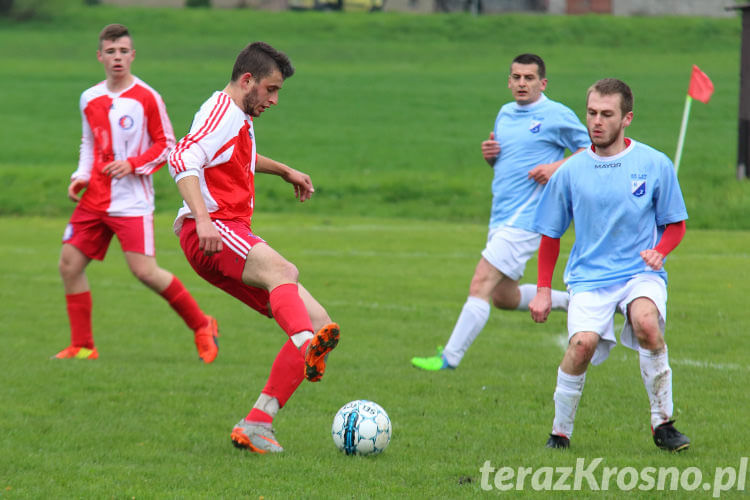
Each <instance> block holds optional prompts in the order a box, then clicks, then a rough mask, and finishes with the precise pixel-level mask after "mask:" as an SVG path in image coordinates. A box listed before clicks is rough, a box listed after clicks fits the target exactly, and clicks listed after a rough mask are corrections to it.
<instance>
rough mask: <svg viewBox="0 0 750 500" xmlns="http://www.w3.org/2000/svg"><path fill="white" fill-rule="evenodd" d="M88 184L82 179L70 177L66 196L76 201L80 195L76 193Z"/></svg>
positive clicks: (79, 198) (79, 199)
mask: <svg viewBox="0 0 750 500" xmlns="http://www.w3.org/2000/svg"><path fill="white" fill-rule="evenodd" d="M88 185H89V181H85V180H83V179H72V180H71V181H70V184H68V198H70V200H71V201H74V202H76V203H78V202H79V201H81V195H80V194H78V193H80V192H81V190H82V189H84V188H86V187H87V186H88Z"/></svg>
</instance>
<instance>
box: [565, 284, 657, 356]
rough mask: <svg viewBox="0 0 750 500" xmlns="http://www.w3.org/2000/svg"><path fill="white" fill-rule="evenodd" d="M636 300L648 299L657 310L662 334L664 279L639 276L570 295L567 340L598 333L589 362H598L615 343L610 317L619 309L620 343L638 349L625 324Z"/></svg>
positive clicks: (632, 334)
mask: <svg viewBox="0 0 750 500" xmlns="http://www.w3.org/2000/svg"><path fill="white" fill-rule="evenodd" d="M639 297H646V298H649V299H651V301H652V302H653V303H654V304H656V309H657V310H658V311H659V328H661V330H662V332H663V331H664V324H665V322H666V319H667V287H666V285H665V283H664V280H662V279H661V278H659V277H658V276H655V275H653V274H650V273H643V274H637V275H636V276H633V277H632V278H631V279H630V281H628V282H627V283H623V284H619V285H612V286H608V287H605V288H599V289H597V290H592V291H589V292H578V293H573V294H571V297H570V304H569V305H568V340H570V338H571V337H573V335H575V334H576V333H578V332H594V333H596V334H598V335H599V344H597V346H596V352H594V356H593V358H591V363H592V364H594V365H598V364H600V363H602V362H603V361H604V360H605V359H607V357H609V351H611V350H612V348H613V347H614V346H615V345H616V344H617V338H616V337H615V329H614V315H615V312H616V311H617V310H619V311H620V312H621V313H622V315H623V316H625V324H624V325H623V327H622V332H621V333H620V342H622V345H624V346H627V347H630V348H631V349H635V350H638V339H637V338H636V337H635V333H634V332H633V327H632V325H631V324H630V321H628V304H630V303H631V302H633V301H634V300H635V299H637V298H639Z"/></svg>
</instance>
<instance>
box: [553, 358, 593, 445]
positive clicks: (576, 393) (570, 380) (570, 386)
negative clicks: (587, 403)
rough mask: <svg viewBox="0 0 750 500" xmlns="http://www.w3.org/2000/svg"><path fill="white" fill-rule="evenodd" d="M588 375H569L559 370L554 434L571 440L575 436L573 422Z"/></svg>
mask: <svg viewBox="0 0 750 500" xmlns="http://www.w3.org/2000/svg"><path fill="white" fill-rule="evenodd" d="M584 382H586V373H583V374H581V375H568V374H567V373H565V372H564V371H562V368H559V367H558V368H557V387H555V420H554V421H553V422H552V434H557V435H558V436H565V437H567V438H568V439H570V436H572V435H573V421H574V420H575V418H576V410H577V409H578V403H579V402H580V401H581V394H583V384H584Z"/></svg>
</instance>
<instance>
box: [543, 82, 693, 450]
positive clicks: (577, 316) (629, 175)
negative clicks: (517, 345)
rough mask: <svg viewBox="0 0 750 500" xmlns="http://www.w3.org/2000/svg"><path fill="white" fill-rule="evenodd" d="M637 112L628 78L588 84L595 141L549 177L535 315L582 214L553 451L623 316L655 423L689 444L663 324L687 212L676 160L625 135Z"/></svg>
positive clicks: (546, 300)
mask: <svg viewBox="0 0 750 500" xmlns="http://www.w3.org/2000/svg"><path fill="white" fill-rule="evenodd" d="M632 119H633V94H632V92H631V90H630V88H629V87H628V86H627V85H626V84H625V83H624V82H622V81H620V80H616V79H613V78H607V79H604V80H599V81H598V82H596V83H595V84H594V85H592V86H591V87H590V88H589V91H588V95H587V99H586V123H587V127H588V132H589V136H590V137H591V142H592V145H591V147H590V148H588V149H587V150H586V152H583V153H580V154H578V155H576V156H575V157H574V158H571V159H570V161H568V162H566V163H565V165H563V166H562V167H561V168H560V169H558V170H557V172H555V174H554V175H553V176H552V178H551V179H550V181H549V183H548V184H547V188H546V189H545V191H544V193H543V194H542V197H541V200H540V201H539V205H538V206H537V212H536V216H535V218H534V226H533V227H534V229H535V230H536V231H538V232H539V233H541V234H542V242H541V246H540V248H539V277H538V282H537V286H538V288H537V294H536V296H535V297H534V299H533V300H532V301H531V303H530V304H529V310H530V311H531V316H532V318H533V319H534V321H537V322H540V323H541V322H544V321H545V320H546V319H547V315H548V314H549V312H550V309H551V304H552V300H551V291H550V281H551V279H552V273H553V271H554V268H555V262H556V261H557V257H558V255H559V252H560V237H561V236H562V235H563V234H564V233H565V231H566V230H567V229H568V226H569V225H570V223H571V222H572V221H574V220H575V243H574V245H573V249H572V250H571V252H570V258H569V259H568V264H567V267H566V269H565V278H564V279H565V282H566V283H567V285H568V289H569V291H570V304H569V307H568V338H569V342H568V348H567V350H566V351H565V354H564V356H563V359H562V362H561V363H560V367H559V368H558V372H557V386H556V388H555V398H554V399H555V419H554V422H553V424H552V433H551V434H550V437H549V439H548V441H547V447H549V448H568V447H569V446H570V436H571V434H572V433H573V421H574V419H575V414H576V409H577V408H578V403H579V401H580V399H581V394H582V392H583V385H584V382H585V380H586V370H587V368H588V365H589V363H593V364H595V365H598V364H599V363H602V362H603V361H604V360H605V359H607V357H608V356H609V351H610V350H611V349H612V347H614V345H615V344H616V343H617V340H616V337H615V332H614V321H613V316H614V314H615V312H616V311H618V310H619V312H621V313H622V314H623V315H624V316H625V323H624V326H623V329H622V333H621V335H620V340H621V342H622V343H623V344H624V345H626V346H628V347H630V348H632V349H634V350H637V351H638V352H639V360H640V368H641V376H642V379H643V383H644V385H645V386H646V392H647V393H648V398H649V402H650V405H651V430H652V434H653V439H654V442H655V443H656V445H657V446H658V447H659V448H662V449H666V450H669V451H681V450H684V449H686V448H687V447H688V446H690V440H689V439H688V438H687V436H685V435H683V434H682V433H680V432H679V431H678V430H677V429H675V428H674V426H673V425H672V424H673V420H672V416H673V415H672V412H673V404H672V370H671V368H670V367H669V359H668V355H667V345H666V344H665V342H664V326H665V321H666V318H667V273H666V272H665V271H664V268H663V264H664V259H665V258H666V256H667V254H668V253H669V252H671V251H672V250H673V249H674V248H675V247H676V246H677V245H678V244H679V243H680V241H681V240H682V237H683V236H684V234H685V219H687V216H688V215H687V210H686V209H685V202H684V201H683V198H682V192H681V191H680V186H679V184H678V182H677V175H676V174H675V171H674V167H673V166H672V162H671V161H670V160H669V158H667V157H666V156H665V155H664V154H663V153H661V152H659V151H656V150H655V149H653V148H651V147H649V146H646V145H645V144H642V143H639V142H637V141H634V140H632V139H628V138H626V137H625V128H626V127H627V126H629V125H630V123H631V121H632Z"/></svg>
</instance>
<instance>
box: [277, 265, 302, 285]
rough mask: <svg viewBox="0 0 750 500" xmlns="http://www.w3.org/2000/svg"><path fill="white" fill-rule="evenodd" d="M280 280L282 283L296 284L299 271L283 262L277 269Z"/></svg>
mask: <svg viewBox="0 0 750 500" xmlns="http://www.w3.org/2000/svg"><path fill="white" fill-rule="evenodd" d="M279 274H280V278H281V279H283V280H284V281H287V282H291V283H296V282H297V281H299V270H298V269H297V266H295V265H294V264H292V263H291V262H289V261H284V264H283V265H282V266H281V268H280V269H279Z"/></svg>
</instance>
